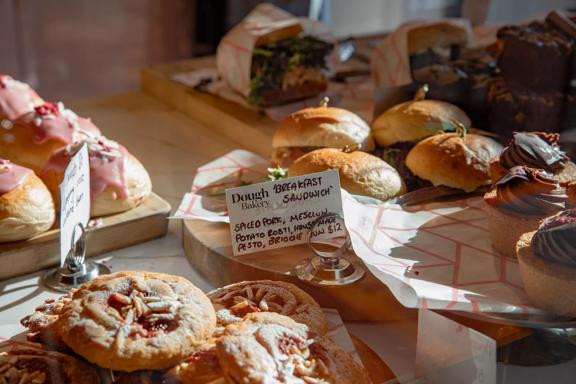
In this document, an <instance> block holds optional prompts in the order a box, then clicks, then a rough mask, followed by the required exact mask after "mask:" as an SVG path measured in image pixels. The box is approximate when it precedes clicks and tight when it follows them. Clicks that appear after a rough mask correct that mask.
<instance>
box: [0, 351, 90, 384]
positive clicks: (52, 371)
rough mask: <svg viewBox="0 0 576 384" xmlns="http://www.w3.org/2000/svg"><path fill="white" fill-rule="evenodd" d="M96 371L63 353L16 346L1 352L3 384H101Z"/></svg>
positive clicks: (0, 370)
mask: <svg viewBox="0 0 576 384" xmlns="http://www.w3.org/2000/svg"><path fill="white" fill-rule="evenodd" d="M100 382H101V381H100V378H99V376H98V373H97V372H96V370H95V369H94V368H92V367H90V366H89V365H87V364H85V363H83V362H82V361H80V360H78V359H76V358H74V357H72V356H68V355H65V354H63V353H59V352H51V351H45V350H43V349H39V348H33V347H27V346H16V347H12V348H11V349H10V350H9V351H7V352H2V353H0V383H3V384H4V383H6V384H12V383H15V384H61V383H70V384H98V383H100Z"/></svg>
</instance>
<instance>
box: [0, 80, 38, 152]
mask: <svg viewBox="0 0 576 384" xmlns="http://www.w3.org/2000/svg"><path fill="white" fill-rule="evenodd" d="M43 102H44V101H43V100H42V99H41V98H40V96H38V94H36V92H35V91H34V90H33V89H32V88H31V87H30V86H29V85H28V84H26V83H22V82H20V81H17V80H14V79H13V78H11V77H10V76H8V75H3V74H0V132H1V133H2V135H3V134H4V133H6V132H5V131H3V130H2V128H3V129H6V131H8V130H9V127H10V121H12V120H16V119H17V118H19V117H20V116H22V115H24V114H26V113H29V112H32V111H34V107H36V106H38V105H41V104H42V103H43ZM4 120H7V121H4ZM1 139H2V138H1V137H0V141H2V140H1Z"/></svg>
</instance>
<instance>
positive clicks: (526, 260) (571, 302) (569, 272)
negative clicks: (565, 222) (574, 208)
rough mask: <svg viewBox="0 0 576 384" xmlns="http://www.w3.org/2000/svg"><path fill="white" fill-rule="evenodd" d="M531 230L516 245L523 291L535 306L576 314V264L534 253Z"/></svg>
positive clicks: (550, 310) (553, 311) (571, 314)
mask: <svg viewBox="0 0 576 384" xmlns="http://www.w3.org/2000/svg"><path fill="white" fill-rule="evenodd" d="M535 233H536V231H532V232H528V233H525V234H523V235H522V236H521V237H520V240H518V244H517V246H516V253H517V255H518V265H519V266H520V273H521V274H522V281H523V283H524V289H525V290H526V294H527V295H528V298H529V299H530V301H531V302H532V303H533V304H534V305H535V306H537V307H538V308H542V309H544V310H546V311H549V312H552V313H556V314H558V315H565V316H576V296H575V295H574V291H575V290H576V268H574V267H571V266H569V265H564V264H562V265H561V264H559V263H555V262H553V261H547V260H544V259H542V258H539V257H536V256H535V255H534V252H533V251H532V245H531V243H532V238H533V237H534V234H535Z"/></svg>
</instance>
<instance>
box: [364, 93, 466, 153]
mask: <svg viewBox="0 0 576 384" xmlns="http://www.w3.org/2000/svg"><path fill="white" fill-rule="evenodd" d="M452 121H457V122H459V123H461V124H462V125H463V126H464V128H466V129H468V128H470V125H471V123H470V118H469V117H468V116H467V115H466V113H465V112H464V111H463V110H461V109H460V108H458V107H457V106H455V105H453V104H450V103H446V102H444V101H439V100H418V101H406V102H404V103H401V104H398V105H395V106H394V107H392V108H390V109H389V110H387V111H386V112H384V113H383V114H381V115H380V116H379V117H378V118H377V119H376V120H375V121H374V122H373V123H372V134H373V135H374V139H375V140H376V142H377V143H378V144H379V145H381V146H383V147H388V146H391V145H393V144H396V143H402V142H414V141H418V140H421V139H423V138H426V137H428V136H432V135H434V134H436V133H438V132H439V131H446V130H450V131H455V130H456V127H454V124H453V122H452Z"/></svg>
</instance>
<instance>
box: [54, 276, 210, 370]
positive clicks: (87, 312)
mask: <svg viewBox="0 0 576 384" xmlns="http://www.w3.org/2000/svg"><path fill="white" fill-rule="evenodd" d="M57 327H58V332H59V333H60V336H61V337H62V339H63V340H64V342H65V343H66V344H67V345H68V346H69V347H70V348H71V349H72V350H73V351H74V352H76V353H77V354H78V355H80V356H82V357H84V358H85V359H86V360H88V361H89V362H91V363H94V364H96V365H98V366H100V367H103V368H108V369H112V370H117V371H125V372H133V371H138V370H147V369H151V370H157V369H167V368H170V367H173V366H174V365H176V364H177V363H179V362H180V361H182V360H183V359H185V358H186V357H187V356H189V355H190V354H191V353H193V352H194V348H195V347H196V346H197V345H199V344H202V343H204V342H206V341H207V340H208V339H209V337H211V336H212V333H213V332H214V329H215V327H216V314H215V313H214V308H213V307H212V304H211V303H210V300H208V298H207V297H206V295H204V293H203V292H202V291H200V290H199V289H198V288H197V287H196V286H194V285H193V284H192V283H190V282H189V281H188V280H186V279H184V278H182V277H179V276H173V275H167V274H163V273H153V272H117V273H113V274H110V275H104V276H100V277H98V278H96V279H95V280H92V281H90V282H88V283H86V284H84V285H83V286H82V287H81V288H80V289H78V290H77V291H76V292H74V294H73V295H72V299H71V301H70V302H69V303H67V304H66V305H65V306H64V308H63V309H62V311H61V313H60V315H59V318H58V320H57Z"/></svg>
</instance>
